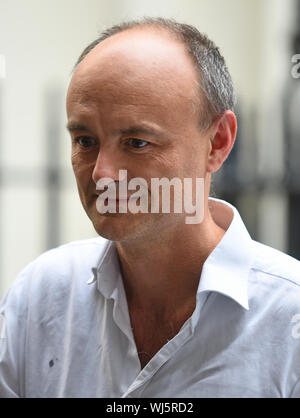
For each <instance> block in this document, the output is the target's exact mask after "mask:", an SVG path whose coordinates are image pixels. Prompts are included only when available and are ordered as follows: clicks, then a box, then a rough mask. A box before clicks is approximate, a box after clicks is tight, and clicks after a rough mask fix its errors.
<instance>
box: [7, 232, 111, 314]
mask: <svg viewBox="0 0 300 418" xmlns="http://www.w3.org/2000/svg"><path fill="white" fill-rule="evenodd" d="M107 243H108V241H107V240H106V239H104V238H102V237H97V238H91V239H87V240H80V241H72V242H70V243H67V244H63V245H60V246H58V247H56V248H53V249H51V250H48V251H46V252H44V253H42V254H41V255H40V256H38V257H37V258H36V259H35V260H34V261H32V262H31V263H29V264H28V265H27V266H26V267H25V268H24V269H23V270H22V271H21V272H20V273H19V275H18V276H17V278H16V279H15V281H14V282H13V284H12V286H11V288H10V289H9V291H8V293H7V295H6V297H5V298H4V299H3V301H2V306H3V305H4V304H7V303H13V304H15V303H18V302H19V303H20V304H22V305H24V302H25V300H26V299H27V300H29V299H30V300H31V301H32V302H34V301H37V300H39V301H40V302H41V301H42V302H43V301H46V300H49V298H51V299H52V300H54V299H53V298H55V297H56V298H57V299H60V298H61V296H63V295H66V294H68V293H69V292H70V290H71V289H77V290H80V288H82V289H85V288H86V287H87V285H86V283H87V281H88V280H89V279H90V278H91V276H92V270H91V269H92V268H93V267H95V266H96V265H97V263H98V260H99V258H100V257H101V254H102V253H103V251H104V249H105V247H106V245H107Z"/></svg>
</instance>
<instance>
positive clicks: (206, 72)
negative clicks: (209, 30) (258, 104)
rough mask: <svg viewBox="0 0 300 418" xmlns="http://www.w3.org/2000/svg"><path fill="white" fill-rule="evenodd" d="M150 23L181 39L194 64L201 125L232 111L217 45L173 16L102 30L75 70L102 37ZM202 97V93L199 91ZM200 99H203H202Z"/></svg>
mask: <svg viewBox="0 0 300 418" xmlns="http://www.w3.org/2000/svg"><path fill="white" fill-rule="evenodd" d="M145 26H150V27H151V26H153V27H158V28H162V29H165V30H167V31H168V32H169V33H170V34H171V35H173V36H175V37H176V39H178V40H180V41H181V42H182V43H183V45H184V46H185V49H186V51H187V53H188V54H189V56H190V57H191V59H192V61H193V62H194V64H195V67H196V69H197V72H198V74H199V77H200V81H199V82H198V83H197V84H198V86H199V88H200V90H201V91H202V92H203V93H204V108H203V109H201V120H200V124H201V128H202V129H207V128H209V127H210V126H211V124H212V122H213V121H214V120H215V119H216V118H217V117H219V116H221V115H222V114H223V113H224V112H225V111H226V110H234V105H235V102H236V97H235V92H234V86H233V82H232V78H231V76H230V74H229V71H228V69H227V67H226V63H225V60H224V58H223V56H222V55H221V53H220V51H219V48H218V47H217V46H216V45H215V44H214V42H213V41H211V40H210V39H209V38H208V37H207V35H205V34H203V33H201V32H199V31H198V29H197V28H196V27H194V26H191V25H187V24H184V23H179V22H177V21H175V20H173V19H165V18H161V17H158V18H152V17H144V18H143V19H141V20H131V21H126V22H123V23H121V24H118V25H114V26H112V27H110V28H108V29H106V30H104V31H103V32H102V33H101V34H100V36H99V37H98V38H97V39H96V40H94V41H93V42H91V43H90V44H89V45H88V46H87V47H86V48H85V49H84V50H83V52H82V53H81V55H80V56H79V58H78V60H77V62H76V64H75V66H74V69H76V67H77V66H78V65H79V64H80V63H81V61H83V59H84V58H85V57H86V56H87V54H88V53H89V52H90V51H91V50H92V49H94V48H95V47H96V46H97V45H99V44H100V43H101V42H103V41H104V40H105V39H107V38H109V37H111V36H113V35H115V34H117V33H120V32H123V31H125V30H129V29H133V28H136V27H145ZM200 97H201V98H202V97H203V95H202V94H201V96H200ZM202 102H203V99H202Z"/></svg>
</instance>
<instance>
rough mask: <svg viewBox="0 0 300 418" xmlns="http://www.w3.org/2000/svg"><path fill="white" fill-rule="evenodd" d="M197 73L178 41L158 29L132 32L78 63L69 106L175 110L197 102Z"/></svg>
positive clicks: (111, 40) (122, 34)
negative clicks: (174, 105) (174, 106)
mask: <svg viewBox="0 0 300 418" xmlns="http://www.w3.org/2000/svg"><path fill="white" fill-rule="evenodd" d="M197 93H198V89H197V74H196V70H195V68H194V65H193V63H192V61H191V59H190V57H189V56H188V54H187V52H186V51H185V49H184V46H183V44H182V43H181V42H179V41H178V40H176V39H174V38H172V37H171V35H169V34H167V33H166V32H165V31H162V30H153V29H149V28H147V29H145V28H144V29H141V28H140V29H134V30H127V31H125V32H122V33H119V34H116V35H114V36H112V37H111V38H108V39H106V40H105V41H103V42H102V43H101V44H99V45H97V46H96V47H95V48H94V49H93V50H92V51H91V52H90V53H89V54H88V55H87V56H86V57H85V58H84V60H83V61H82V62H81V63H80V64H79V66H78V67H77V69H76V71H75V73H74V76H73V78H72V80H71V83H70V86H69V90H68V97H67V104H68V106H70V105H72V104H75V103H80V104H82V105H83V104H85V103H97V102H102V103H106V104H107V103H110V102H111V103H114V104H116V103H118V104H121V105H122V104H125V105H129V104H130V103H132V102H133V103H134V104H136V105H138V104H149V103H151V101H152V102H155V103H156V105H157V106H159V105H162V106H163V105H165V106H167V107H168V106H170V104H171V102H173V103H174V101H176V102H177V106H178V105H179V104H180V103H182V104H183V105H186V104H189V105H191V104H192V103H195V102H198V100H199V99H198V94H197Z"/></svg>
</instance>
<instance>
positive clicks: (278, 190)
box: [0, 0, 300, 298]
mask: <svg viewBox="0 0 300 418" xmlns="http://www.w3.org/2000/svg"><path fill="white" fill-rule="evenodd" d="M142 16H165V17H171V18H175V19H178V20H179V21H181V22H185V23H190V24H193V25H195V26H197V28H198V29H199V30H200V31H202V32H205V33H207V34H208V36H209V37H210V38H212V39H213V40H214V41H215V43H216V44H217V45H218V46H219V47H220V48H221V52H222V53H223V55H224V56H225V59H226V62H227V65H228V67H229V70H230V72H231V74H232V77H233V80H234V83H235V86H236V90H237V93H238V105H237V108H236V112H237V115H238V120H239V131H238V138H237V142H236V145H235V147H234V149H233V152H232V154H231V155H230V157H229V159H228V160H227V162H226V163H225V166H224V168H223V169H222V170H221V171H220V172H218V173H217V175H216V176H215V178H214V181H213V190H212V195H213V196H215V197H219V198H224V199H225V200H227V201H229V202H230V203H232V204H234V205H235V206H236V207H237V208H238V209H239V210H240V213H241V215H242V218H243V219H244V222H245V223H246V226H247V227H248V230H249V232H250V234H251V235H252V237H253V238H254V239H256V240H258V241H261V242H263V243H265V244H267V245H271V246H273V247H275V248H277V249H279V250H282V251H285V252H287V253H288V254H290V255H292V256H294V257H296V258H300V220H299V215H300V163H299V160H300V78H298V75H299V77H300V74H297V72H296V71H295V65H296V64H295V63H292V57H293V56H294V55H295V54H300V0H226V1H224V0H151V2H150V1H148V0H0V298H1V297H2V296H3V295H4V293H5V292H6V291H7V289H8V288H9V286H10V285H11V283H12V281H13V280H14V279H15V278H16V276H17V274H18V273H19V272H20V270H22V269H23V268H24V267H25V266H26V264H28V263H29V262H30V261H32V260H33V259H35V258H36V257H37V256H38V255H39V254H41V253H42V252H43V251H45V250H47V249H49V248H53V247H55V246H57V245H59V244H62V243H66V242H69V241H72V240H78V239H85V238H90V237H95V236H96V232H95V231H94V229H93V227H92V226H91V224H90V221H89V220H88V218H87V216H86V215H85V213H84V211H83V209H82V207H81V203H80V201H79V198H78V195H77V188H76V183H75V180H74V178H73V172H72V168H71V163H70V139H69V135H68V133H67V131H66V129H65V125H66V114H65V96H66V91H67V87H68V83H69V80H70V77H71V70H72V67H73V65H74V63H75V61H76V59H77V58H78V56H79V55H80V53H81V52H82V50H83V48H84V47H85V46H86V45H87V44H88V43H89V42H91V41H92V40H94V39H95V38H96V37H97V35H98V34H99V32H101V31H102V30H103V29H104V28H106V27H108V26H110V25H112V24H116V23H119V22H120V21H121V20H124V19H132V18H136V17H142ZM299 61H300V57H299ZM293 67H294V71H293ZM299 71H300V70H299Z"/></svg>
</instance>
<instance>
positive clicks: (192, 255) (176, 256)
mask: <svg viewBox="0 0 300 418" xmlns="http://www.w3.org/2000/svg"><path fill="white" fill-rule="evenodd" d="M224 233H225V231H224V230H223V229H221V228H220V227H219V226H218V225H217V224H216V223H215V222H214V221H213V219H212V217H211V216H210V214H209V213H208V216H207V217H206V218H205V219H204V221H203V222H202V223H201V224H200V225H185V226H184V227H183V228H178V230H174V231H173V232H172V234H168V236H166V237H162V236H160V237H159V239H157V241H156V242H153V240H149V241H148V240H144V241H142V242H140V241H131V243H130V245H129V244H128V243H126V244H124V243H120V242H118V243H117V248H118V253H119V258H120V264H121V271H122V275H123V282H124V287H125V291H126V296H127V301H128V305H129V310H134V311H140V312H141V314H142V313H143V312H149V311H150V312H152V315H153V317H157V318H158V317H159V318H160V319H161V318H170V316H171V315H172V312H173V313H174V314H175V312H176V315H178V312H180V310H182V312H183V315H184V312H186V311H189V310H191V306H193V304H194V302H195V297H196V292H197V288H198V285H199V280H200V276H201V271H202V266H203V264H204V262H205V260H206V259H207V257H208V256H209V254H210V253H211V252H212V251H213V249H214V248H215V247H216V246H217V245H218V243H219V242H220V240H221V239H222V237H223V235H224ZM133 242H134V244H133Z"/></svg>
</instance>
